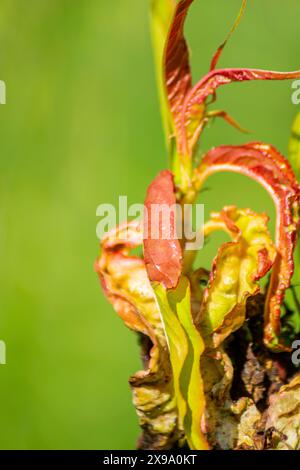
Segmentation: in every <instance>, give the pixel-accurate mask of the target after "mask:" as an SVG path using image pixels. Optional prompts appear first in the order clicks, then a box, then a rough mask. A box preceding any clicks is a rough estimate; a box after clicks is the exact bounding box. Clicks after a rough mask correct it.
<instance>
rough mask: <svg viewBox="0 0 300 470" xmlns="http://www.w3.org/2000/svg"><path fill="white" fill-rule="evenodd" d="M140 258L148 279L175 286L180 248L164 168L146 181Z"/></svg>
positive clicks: (173, 203)
mask: <svg viewBox="0 0 300 470" xmlns="http://www.w3.org/2000/svg"><path fill="white" fill-rule="evenodd" d="M144 258H145V263H146V268H147V272H148V276H149V279H150V281H153V282H159V283H162V284H163V285H164V286H165V287H166V288H173V287H176V286H177V284H178V281H179V278H180V274H181V270H182V249H181V246H180V243H179V240H178V238H177V232H176V195H175V186H174V181H173V175H172V173H171V172H170V171H169V170H164V171H162V172H160V173H159V175H158V176H157V177H156V178H155V179H154V181H153V182H152V183H151V184H150V186H149V188H148V191H147V196H146V200H145V216H144Z"/></svg>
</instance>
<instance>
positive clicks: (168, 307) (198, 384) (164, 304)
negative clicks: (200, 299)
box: [153, 276, 208, 450]
mask: <svg viewBox="0 0 300 470" xmlns="http://www.w3.org/2000/svg"><path fill="white" fill-rule="evenodd" d="M153 288H154V291H155V294H156V297H157V301H158V304H159V307H160V311H161V314H162V318H163V322H164V326H165V331H166V335H167V338H168V345H169V350H170V358H171V364H172V370H173V377H174V389H175V396H176V401H177V407H178V412H179V417H180V427H182V428H183V429H184V432H185V436H186V439H187V441H188V445H189V448H190V449H195V450H205V449H208V444H207V441H206V438H205V436H204V433H203V430H202V426H203V424H204V410H205V397H204V388H203V381H202V377H201V372H200V358H201V355H202V353H203V351H204V342H203V340H202V338H201V336H200V333H199V331H198V330H197V328H196V327H195V325H194V323H193V317H192V313H191V294H190V285H189V281H188V279H187V278H185V277H184V276H183V277H181V279H180V282H179V284H178V286H177V288H176V289H173V290H167V289H165V288H164V286H163V285H162V284H157V283H156V284H153Z"/></svg>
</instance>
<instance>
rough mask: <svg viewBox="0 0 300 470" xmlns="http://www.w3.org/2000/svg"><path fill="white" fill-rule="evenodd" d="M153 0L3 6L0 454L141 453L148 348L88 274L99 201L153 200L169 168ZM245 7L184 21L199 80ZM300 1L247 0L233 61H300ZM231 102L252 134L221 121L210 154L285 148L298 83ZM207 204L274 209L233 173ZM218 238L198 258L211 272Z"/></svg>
mask: <svg viewBox="0 0 300 470" xmlns="http://www.w3.org/2000/svg"><path fill="white" fill-rule="evenodd" d="M148 6H149V1H148V0H113V1H104V0H76V1H74V0H28V1H26V2H24V1H22V0H1V1H0V79H1V80H5V82H6V85H7V104H6V105H3V106H0V259H1V270H0V286H1V292H0V310H1V314H0V339H2V340H4V341H5V342H6V345H7V365H5V366H4V365H2V366H0V423H1V432H0V448H2V449H16V448H20V449H53V448H56V449H132V448H134V446H135V442H136V439H137V437H138V434H139V430H138V426H137V420H136V416H135V411H134V409H133V407H132V405H131V395H130V390H129V387H128V384H127V379H128V376H129V375H130V374H132V373H134V372H135V371H136V370H138V369H139V367H140V361H139V354H138V346H137V343H136V339H135V337H134V336H133V334H132V333H130V332H129V331H127V330H126V328H125V327H124V326H123V324H122V322H121V321H120V320H119V319H118V318H117V316H116V314H115V313H114V311H113V309H112V307H111V306H110V305H109V304H108V303H107V302H106V301H105V299H104V297H103V295H102V293H101V291H100V287H99V284H98V279H97V277H96V275H95V273H94V271H93V262H94V259H95V257H96V256H97V253H98V240H97V238H96V232H95V229H96V223H97V217H96V207H97V206H98V205H99V204H100V203H104V202H105V203H112V204H117V202H118V197H119V195H128V198H129V202H130V203H131V202H132V203H133V202H142V201H143V199H144V195H145V191H146V188H147V185H148V184H149V182H150V181H151V180H152V179H153V178H154V176H155V175H156V174H157V173H158V171H159V170H161V169H162V168H165V167H166V166H167V159H166V155H165V149H164V138H163V133H162V129H161V123H160V114H159V106H158V100H157V95H156V84H155V78H154V68H153V63H152V52H151V42H150V34H149V24H148V19H149V18H148ZM239 6H240V0H226V1H220V0H210V1H200V0H195V3H194V5H193V7H192V8H191V13H190V15H189V19H188V22H187V35H188V37H189V39H190V44H191V49H192V63H193V69H194V77H195V79H197V78H200V76H202V75H203V74H204V73H205V72H207V70H208V67H209V62H210V58H211V56H212V54H213V52H214V51H215V49H216V47H217V46H218V45H219V44H220V43H221V42H222V40H223V38H224V36H225V34H226V33H227V31H228V29H229V27H230V25H231V24H232V21H233V18H234V17H235V15H236V13H237V10H238V8H239ZM299 17H300V3H299V1H298V0H286V1H285V2H282V1H281V0H252V1H249V5H248V8H247V13H246V16H245V18H244V19H243V21H242V23H241V25H240V27H239V29H238V31H237V32H236V33H235V35H234V37H233V38H232V40H231V41H230V44H229V45H228V47H227V49H226V51H225V53H224V56H223V58H222V65H223V66H252V67H254V66H255V67H261V68H271V69H280V70H293V69H297V68H299V67H300V54H299V52H300V49H299ZM218 98H219V101H218V104H217V106H218V107H221V108H225V109H226V110H227V111H228V112H230V113H231V114H232V115H233V116H234V118H236V119H237V120H238V121H239V122H240V123H241V125H242V126H244V127H246V128H248V129H250V130H251V131H252V132H253V134H252V135H250V136H247V135H246V136H245V135H242V134H239V133H238V132H237V131H235V130H234V129H232V128H230V127H229V126H228V125H227V124H226V123H223V122H215V123H213V124H212V125H211V126H210V127H209V128H208V129H207V130H206V131H205V135H204V136H203V141H202V144H201V149H202V150H204V149H206V148H209V147H211V146H213V145H218V144H224V143H232V144H237V143H242V142H245V141H247V140H257V139H259V140H262V141H265V142H270V143H273V144H274V145H276V146H277V147H278V148H279V149H280V150H281V151H283V152H284V153H286V150H287V142H288V137H289V132H290V127H291V123H292V120H293V117H294V116H295V114H296V113H297V111H299V107H298V108H297V106H295V105H292V103H291V82H281V83H278V82H277V83H275V82H274V83H259V82H256V83H244V84H233V85H230V86H227V87H223V88H222V89H221V90H220V91H219V92H218ZM201 202H204V203H205V205H206V215H208V213H209V211H210V210H212V209H214V210H218V209H220V208H221V207H222V206H223V205H224V204H231V203H235V204H238V205H239V206H241V207H246V206H251V207H252V208H253V209H254V210H259V211H263V210H266V211H268V212H269V213H270V215H271V217H272V219H271V226H272V224H273V221H274V220H273V218H274V209H273V205H272V202H271V201H270V199H269V197H268V196H267V195H265V193H264V191H263V190H262V189H260V187H259V186H258V185H257V184H256V183H253V182H251V181H248V180H247V179H246V178H243V177H240V176H237V175H233V176H230V175H226V174H223V175H217V176H214V177H212V178H211V179H210V181H209V187H208V190H207V191H206V192H205V193H203V198H202V200H201ZM221 241H222V237H221V236H220V235H218V236H216V237H215V238H214V239H213V240H211V241H210V243H209V244H208V245H207V246H206V247H205V249H204V250H203V251H202V252H201V253H200V255H199V256H200V259H201V263H202V264H203V265H204V266H206V267H209V265H210V262H211V260H212V257H213V255H214V253H215V251H216V248H217V245H218V244H219V243H220V242H221Z"/></svg>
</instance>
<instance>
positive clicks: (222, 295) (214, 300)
mask: <svg viewBox="0 0 300 470" xmlns="http://www.w3.org/2000/svg"><path fill="white" fill-rule="evenodd" d="M267 223H268V217H267V216H266V215H265V214H263V215H260V214H256V213H255V212H252V211H251V210H250V209H237V208H236V207H234V206H232V207H225V208H224V209H223V210H222V211H221V212H220V213H214V214H212V217H211V220H210V222H208V224H207V225H206V228H205V230H206V232H207V231H208V230H209V232H211V231H212V230H220V229H223V230H225V231H227V232H228V233H229V234H230V235H231V238H232V240H233V241H232V242H228V243H225V244H223V245H222V246H221V247H220V248H219V250H218V254H217V256H216V258H215V259H214V261H213V266H212V271H211V275H210V281H209V285H208V287H207V288H206V289H205V291H204V299H203V302H202V304H201V310H200V331H201V333H202V336H203V337H204V338H205V341H206V344H207V345H209V346H211V347H218V346H219V345H220V344H221V343H222V342H223V341H224V339H225V338H226V337H227V336H229V335H230V334H231V333H232V332H234V331H235V330H237V329H238V328H240V327H241V326H242V324H243V323H244V321H245V314H246V301H247V299H248V298H249V297H250V296H253V295H255V294H257V293H258V292H259V291H260V286H259V283H258V281H259V279H261V278H262V277H263V276H264V275H265V274H266V273H267V272H268V271H269V270H270V268H271V266H272V264H273V262H274V260H275V257H276V249H275V247H274V245H273V242H272V239H271V236H270V234H269V231H268V228H267Z"/></svg>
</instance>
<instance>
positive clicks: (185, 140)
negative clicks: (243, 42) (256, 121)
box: [165, 0, 300, 172]
mask: <svg viewBox="0 0 300 470" xmlns="http://www.w3.org/2000/svg"><path fill="white" fill-rule="evenodd" d="M192 3H193V0H181V1H179V2H178V4H177V6H176V9H175V13H174V16H173V21H172V24H171V26H170V33H169V36H168V39H167V44H166V52H165V83H166V89H167V95H168V100H169V108H170V111H171V115H172V118H173V123H174V124H173V127H174V133H175V137H176V142H177V153H178V155H179V156H180V159H181V171H183V168H184V169H187V171H188V162H189V159H188V158H187V156H189V157H191V156H192V154H193V150H194V147H195V145H196V143H197V141H198V138H199V136H200V134H201V132H202V130H203V128H204V125H205V108H206V105H207V103H206V100H207V98H208V97H209V96H213V97H214V96H215V93H216V90H217V88H218V87H219V86H222V85H226V84H229V83H232V82H244V81H249V80H286V79H296V78H299V77H300V71H299V70H298V71H294V72H275V71H269V70H259V69H248V68H226V69H220V70H216V69H215V67H216V65H217V62H218V59H219V57H220V54H221V52H222V50H223V48H224V46H225V45H226V42H227V40H228V39H229V37H230V36H231V34H232V33H233V32H234V30H235V29H236V27H237V25H238V24H239V21H240V18H241V16H242V14H243V12H244V9H245V6H246V2H245V1H243V3H242V7H241V10H240V13H239V15H238V18H237V20H236V21H235V23H234V26H233V28H232V30H231V31H230V33H229V35H228V37H227V38H226V40H225V41H224V43H223V44H222V45H221V46H220V47H219V49H218V50H217V53H216V54H215V55H214V57H213V60H212V64H211V71H210V72H209V73H208V74H207V75H206V76H205V77H204V78H202V79H201V80H200V81H199V82H198V83H197V84H196V85H195V86H194V87H192V81H191V70H190V65H189V54H188V46H187V42H186V40H185V37H184V24H185V20H186V17H187V13H188V10H189V8H190V6H191V4H192ZM175 163H176V162H175ZM174 172H175V170H174Z"/></svg>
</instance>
